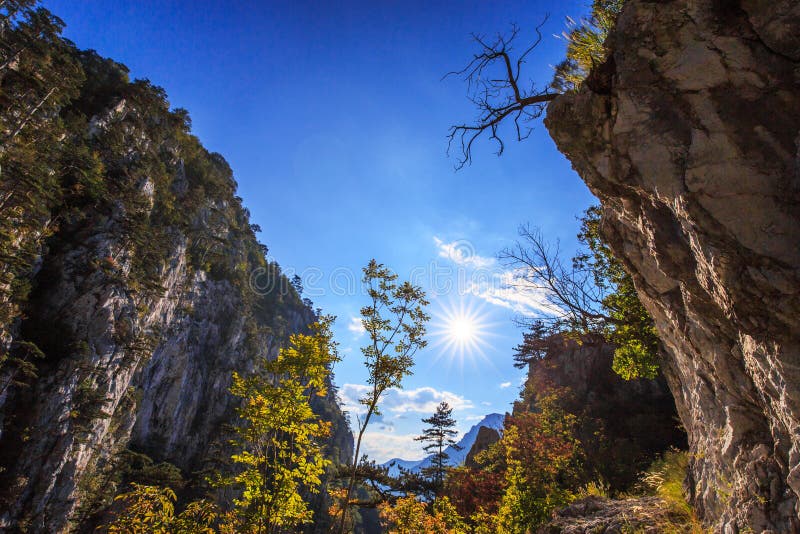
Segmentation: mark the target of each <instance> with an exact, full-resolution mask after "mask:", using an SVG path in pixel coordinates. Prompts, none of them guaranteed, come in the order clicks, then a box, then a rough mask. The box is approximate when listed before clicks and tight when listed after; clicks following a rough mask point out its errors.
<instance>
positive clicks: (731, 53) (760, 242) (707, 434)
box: [546, 0, 800, 533]
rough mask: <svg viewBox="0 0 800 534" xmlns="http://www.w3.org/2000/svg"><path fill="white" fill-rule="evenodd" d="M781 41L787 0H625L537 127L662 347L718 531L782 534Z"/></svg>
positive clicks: (787, 36) (786, 245) (703, 504)
mask: <svg viewBox="0 0 800 534" xmlns="http://www.w3.org/2000/svg"><path fill="white" fill-rule="evenodd" d="M798 35H800V4H798V3H797V2H793V1H788V0H787V1H777V2H766V1H760V0H741V1H712V0H695V1H688V0H675V1H662V2H649V1H644V0H629V1H628V2H627V3H626V6H625V8H624V9H623V12H622V14H621V16H620V18H619V21H618V25H617V28H616V30H615V31H614V33H613V34H612V35H611V37H610V47H611V50H612V53H611V56H610V59H609V61H608V62H607V63H606V64H605V65H602V66H600V67H598V68H597V69H596V72H595V76H593V77H592V80H591V81H592V83H589V84H587V87H586V88H584V89H583V90H581V91H580V92H579V93H577V94H569V95H564V96H562V97H560V98H558V99H557V100H555V101H554V102H552V103H551V105H550V106H549V108H548V114H547V115H548V116H547V120H546V125H547V127H548V129H549V130H550V133H551V135H552V137H553V138H554V139H555V141H556V143H557V145H558V147H559V149H560V150H561V151H562V152H564V153H565V154H566V155H567V156H568V157H569V158H570V160H571V161H572V163H573V165H574V167H575V168H576V170H577V171H578V173H579V174H580V175H581V177H582V178H583V179H584V180H585V181H586V183H587V184H588V185H589V187H590V188H591V190H592V191H593V192H594V193H595V194H596V195H597V196H598V197H599V198H600V200H601V203H602V206H603V227H602V230H603V233H604V235H605V236H606V238H607V239H608V241H609V243H610V245H611V247H612V248H613V250H614V252H615V254H617V255H618V256H619V257H620V258H621V259H622V260H623V261H624V262H625V264H626V266H627V268H628V269H629V271H630V272H631V273H632V275H633V276H634V280H635V282H636V286H637V290H638V292H639V294H640V296H641V299H642V301H643V303H644V304H645V306H646V307H647V309H648V310H649V311H650V313H651V314H652V315H653V317H654V319H655V322H656V326H657V328H658V330H659V333H660V335H661V337H662V339H663V341H664V343H665V345H666V348H667V351H668V357H667V359H666V361H665V362H664V369H665V372H666V374H667V377H668V379H669V382H670V387H671V389H672V391H673V394H674V396H675V399H676V403H677V407H678V411H679V413H680V416H681V419H682V421H683V424H684V426H685V427H686V429H687V431H688V435H689V441H690V447H691V452H692V453H693V460H692V462H691V465H690V477H689V481H688V482H689V489H690V492H691V497H692V500H693V502H694V504H695V505H696V507H697V510H698V512H699V513H700V514H701V516H702V517H703V518H704V519H705V520H706V521H708V522H709V523H712V524H713V525H714V527H715V530H717V531H720V532H731V533H733V532H744V531H755V532H765V531H767V532H769V531H772V532H797V531H798V530H800V521H799V520H798V495H800V270H798V266H800V209H798V206H800V135H799V134H800V91H798V87H799V86H800V85H799V84H800V38H798ZM589 86H590V87H589Z"/></svg>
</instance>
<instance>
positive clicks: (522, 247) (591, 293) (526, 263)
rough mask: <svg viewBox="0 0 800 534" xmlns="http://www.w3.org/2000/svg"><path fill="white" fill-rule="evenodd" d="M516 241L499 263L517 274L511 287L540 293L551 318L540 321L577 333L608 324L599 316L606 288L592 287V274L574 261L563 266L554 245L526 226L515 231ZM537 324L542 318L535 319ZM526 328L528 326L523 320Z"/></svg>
mask: <svg viewBox="0 0 800 534" xmlns="http://www.w3.org/2000/svg"><path fill="white" fill-rule="evenodd" d="M519 236H520V241H518V242H517V243H516V245H514V246H513V247H510V248H507V249H505V250H503V251H502V252H501V253H500V259H501V260H503V261H505V262H506V263H508V264H509V265H510V266H512V267H514V268H515V269H516V270H517V273H518V274H517V276H515V278H514V280H515V281H514V282H512V287H514V288H516V289H520V290H527V291H530V290H531V289H533V290H540V291H541V292H543V293H544V295H545V299H546V301H547V303H548V305H549V306H548V308H550V310H551V316H550V317H547V318H545V319H544V321H545V322H546V323H549V324H550V325H551V326H552V327H554V328H559V327H567V328H568V329H570V330H575V331H578V332H581V333H591V332H598V331H600V330H601V329H602V325H604V324H607V323H608V322H610V321H612V319H611V318H610V317H608V315H606V314H605V313H604V312H603V306H602V303H603V299H604V298H605V297H606V295H607V293H608V288H606V287H603V286H602V285H598V284H597V283H595V274H594V272H593V271H592V270H591V269H589V268H588V267H584V266H582V265H580V264H578V263H576V262H574V261H572V262H570V264H567V265H565V264H564V262H563V261H562V260H561V257H560V255H559V246H558V242H556V243H555V244H549V243H548V242H547V241H546V240H545V239H544V237H543V236H542V233H541V232H540V231H539V230H538V229H535V228H531V227H530V226H521V227H520V229H519ZM535 321H536V322H539V323H541V322H542V321H543V319H542V318H537V319H535ZM520 322H521V323H522V324H524V325H526V326H530V325H531V324H532V322H531V321H526V320H524V319H522V320H520Z"/></svg>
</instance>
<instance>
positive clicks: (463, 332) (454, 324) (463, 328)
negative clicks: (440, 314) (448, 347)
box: [448, 317, 476, 343]
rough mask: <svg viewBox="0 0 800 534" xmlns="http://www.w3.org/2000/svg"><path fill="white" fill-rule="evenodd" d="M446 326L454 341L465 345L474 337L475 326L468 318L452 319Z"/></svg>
mask: <svg viewBox="0 0 800 534" xmlns="http://www.w3.org/2000/svg"><path fill="white" fill-rule="evenodd" d="M448 326H449V328H450V336H451V337H452V338H453V340H454V341H457V342H459V343H465V342H468V341H470V340H472V338H474V337H475V334H476V328H475V324H474V323H473V322H472V320H471V319H470V318H469V317H454V318H453V319H452V320H451V321H450V324H449V325H448Z"/></svg>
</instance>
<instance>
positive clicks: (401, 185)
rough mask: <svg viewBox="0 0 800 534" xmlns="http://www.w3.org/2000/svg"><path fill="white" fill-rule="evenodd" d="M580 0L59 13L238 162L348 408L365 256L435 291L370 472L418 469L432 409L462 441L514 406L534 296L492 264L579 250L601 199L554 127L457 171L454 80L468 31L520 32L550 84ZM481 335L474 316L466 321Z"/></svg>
mask: <svg viewBox="0 0 800 534" xmlns="http://www.w3.org/2000/svg"><path fill="white" fill-rule="evenodd" d="M587 3H588V0H584V1H579V0H569V1H558V2H556V1H529V2H486V1H475V2H443V1H441V2H409V1H405V2H337V3H334V2H302V1H295V2H255V1H240V2H223V1H221V0H220V1H216V2H211V1H188V0H181V1H179V0H173V1H134V0H130V1H104V2H100V1H93V0H52V1H45V2H44V5H45V6H46V7H48V8H49V9H50V10H51V11H53V12H54V13H56V14H57V15H59V16H60V17H61V18H63V19H64V20H65V22H66V23H67V28H66V31H65V34H66V36H67V37H68V38H70V39H72V40H73V41H75V43H76V44H77V45H78V46H79V47H81V48H93V49H95V50H97V51H98V52H99V53H100V54H102V55H105V56H109V57H112V58H114V59H116V60H117V61H120V62H122V63H125V64H126V65H127V66H128V67H129V68H130V69H131V74H132V76H133V77H137V78H149V79H150V80H151V81H152V82H153V83H155V84H157V85H160V86H162V87H164V88H165V89H166V90H167V93H168V95H169V99H170V102H171V104H172V105H173V106H174V107H183V108H186V109H188V110H189V112H190V114H191V117H192V121H193V129H194V132H195V133H196V134H197V135H198V136H199V137H200V139H201V140H202V141H203V143H204V144H205V145H206V146H207V147H208V148H209V149H210V150H214V151H217V152H220V153H221V154H223V155H224V156H225V158H226V159H227V160H228V161H229V162H230V164H231V166H232V168H233V169H234V173H235V176H236V179H237V181H238V183H239V195H240V196H241V197H242V198H243V199H244V203H245V205H246V206H247V207H248V208H249V209H250V211H251V214H252V222H253V223H257V224H259V225H260V226H261V228H262V229H263V233H262V234H261V236H260V239H261V240H262V242H264V243H265V244H267V245H268V247H269V249H270V256H271V257H272V258H274V259H275V260H277V261H278V262H279V263H280V264H281V265H282V266H283V268H284V269H285V270H287V271H288V272H297V273H299V274H300V275H301V276H302V277H303V278H304V280H305V282H306V286H307V295H306V296H309V297H310V298H311V299H312V300H313V301H314V302H315V304H316V305H318V306H320V307H322V308H323V310H324V311H325V312H327V313H332V314H335V315H337V316H338V321H337V326H336V334H337V338H338V340H339V342H340V343H341V347H342V350H343V353H344V355H345V359H344V361H343V362H342V363H341V364H340V365H339V366H338V367H337V368H336V381H337V383H338V384H339V386H340V388H341V392H342V395H343V396H344V397H346V398H352V397H354V396H355V395H357V394H358V392H359V390H360V387H361V385H362V384H363V383H364V382H365V378H366V376H365V371H364V367H363V364H362V362H361V358H360V352H359V350H358V347H359V345H360V343H361V342H363V340H364V338H363V334H362V333H361V332H359V331H358V330H359V329H358V328H357V323H356V322H354V321H353V318H355V317H357V315H358V310H359V308H360V307H361V306H362V305H363V304H364V299H363V297H362V296H361V295H360V293H359V291H357V290H355V289H354V288H353V287H352V286H353V281H354V280H357V279H358V277H359V276H360V272H359V271H360V268H361V267H362V266H363V265H365V264H366V263H367V261H368V260H369V259H370V258H373V257H374V258H376V259H378V261H381V262H383V263H385V264H386V265H388V266H389V267H391V268H392V269H393V270H395V271H396V272H397V273H398V274H399V275H400V277H401V278H404V279H405V278H413V279H414V281H415V282H417V283H420V284H422V285H423V286H424V287H425V288H426V289H427V290H428V291H429V294H430V297H431V301H432V303H431V306H430V309H429V311H430V312H431V314H432V315H433V316H434V319H433V324H432V325H431V331H432V332H433V333H432V335H431V336H430V341H431V345H430V347H428V348H426V349H425V350H424V351H422V352H420V353H419V354H418V355H417V364H416V367H415V373H414V375H413V376H411V377H409V378H408V379H407V380H406V388H405V390H404V391H402V392H392V393H391V394H390V395H389V396H388V398H387V399H386V403H385V408H386V409H385V410H384V416H383V418H382V419H381V420H379V421H378V422H377V423H376V424H375V425H374V426H373V427H372V430H371V432H370V433H369V435H368V436H367V441H366V450H367V452H368V453H369V454H370V455H372V456H373V457H374V458H375V459H376V460H378V461H384V460H386V459H388V458H390V457H392V456H397V455H401V456H404V457H406V458H414V457H417V456H419V455H420V454H419V452H418V451H419V448H418V444H417V443H415V442H414V441H413V440H412V437H413V436H414V435H417V434H418V433H419V431H420V429H421V426H422V425H421V422H420V419H421V418H422V417H427V416H429V415H430V412H431V411H432V409H433V407H434V406H435V404H436V403H437V402H438V401H440V400H448V401H449V402H450V403H451V404H452V405H454V406H455V407H456V410H455V416H456V418H457V419H458V421H459V427H460V429H461V430H462V431H466V430H467V429H468V428H469V427H470V426H471V425H472V424H474V423H475V422H476V421H477V420H478V419H480V418H481V416H482V415H484V414H487V413H492V412H500V413H502V412H504V411H506V410H510V405H511V402H513V400H514V399H515V398H516V397H517V395H518V387H519V383H520V380H521V378H522V371H518V370H516V369H514V368H513V366H512V353H513V347H514V346H515V345H516V344H517V343H518V342H519V340H520V339H521V332H520V330H519V328H518V327H517V326H515V325H514V323H513V321H512V320H513V319H514V317H516V316H518V314H519V313H521V312H525V311H526V310H528V311H530V310H531V309H532V308H531V306H534V307H535V302H536V298H535V296H532V295H525V294H519V293H514V292H511V291H508V290H506V289H504V288H503V286H502V281H503V280H504V279H505V277H507V276H508V269H507V268H506V267H505V266H503V265H501V264H500V263H498V262H497V260H496V259H495V256H496V254H497V253H498V252H499V251H500V250H501V249H503V248H504V247H506V246H509V245H512V244H513V243H514V241H515V239H516V229H517V227H518V225H520V224H522V223H530V224H531V225H533V226H537V227H539V228H540V229H541V230H542V231H543V233H544V234H545V235H546V236H547V237H548V238H550V239H553V240H556V239H559V240H560V241H561V245H562V249H563V250H564V251H565V253H566V254H569V253H570V252H571V251H572V250H573V249H574V247H575V234H576V233H577V231H578V223H577V221H576V216H577V215H579V214H580V213H581V212H582V211H583V210H584V209H585V208H586V207H587V206H589V205H590V204H591V203H592V202H593V200H592V197H591V195H590V193H589V192H588V190H587V189H586V187H585V186H584V185H583V183H582V182H581V181H580V180H579V178H578V177H577V175H575V173H574V172H573V171H572V170H571V169H570V166H569V164H568V162H567V161H566V159H565V158H564V157H563V156H562V155H561V154H559V153H558V151H557V150H556V148H555V145H554V144H553V142H552V141H551V140H550V138H549V137H548V135H547V132H546V130H545V128H544V126H543V125H542V124H541V123H537V124H535V125H534V126H535V129H534V131H533V133H532V135H531V136H530V138H528V139H527V140H526V141H524V142H523V143H516V142H509V143H507V148H506V152H505V154H504V155H503V156H502V157H500V158H498V157H496V156H495V155H494V153H493V151H494V147H493V146H491V145H490V144H488V143H486V142H484V143H479V144H478V146H477V147H476V149H475V153H474V162H473V164H472V165H471V166H469V167H465V168H464V169H462V170H461V171H458V172H455V171H454V164H455V163H456V161H455V160H454V159H449V158H448V157H447V156H446V154H445V150H446V145H447V140H446V134H447V129H448V127H449V126H450V125H451V124H452V123H456V122H462V121H467V120H469V119H471V118H473V116H474V110H473V109H472V108H471V104H470V103H469V101H468V100H467V99H466V86H465V84H463V83H462V82H461V81H459V80H458V79H455V78H448V79H446V80H444V81H442V80H441V78H442V76H443V74H445V73H446V72H448V71H450V70H454V69H457V68H460V67H462V66H463V64H464V63H465V62H466V61H468V60H469V59H470V58H471V54H472V52H473V51H474V50H475V49H474V46H473V43H472V42H471V40H470V33H472V32H475V33H478V34H493V33H495V32H497V31H505V30H507V29H508V28H509V26H510V24H511V23H516V24H518V25H519V26H520V28H521V30H522V31H521V34H520V37H519V38H520V40H525V39H526V38H531V33H532V31H533V28H534V27H535V26H536V25H537V24H538V23H539V22H540V21H541V20H542V18H543V17H544V15H545V14H548V13H549V15H550V18H549V21H548V23H547V24H546V25H545V26H544V28H543V34H544V40H543V42H542V45H541V46H540V47H539V48H538V49H537V50H536V51H535V52H534V54H532V55H531V56H530V60H529V62H528V63H527V65H526V68H527V76H528V77H530V78H531V79H533V80H535V81H538V82H539V83H540V84H544V83H546V82H547V81H549V79H550V77H551V75H552V68H551V65H553V64H555V63H557V62H558V61H559V60H560V58H561V57H562V56H563V53H564V46H565V45H564V42H563V40H559V39H557V38H555V37H554V34H559V33H561V31H562V30H563V29H564V18H565V16H567V15H570V16H573V17H578V16H580V15H582V14H583V13H585V11H586V7H587V6H586V4H587ZM448 314H449V315H450V316H457V317H458V316H461V315H468V316H472V317H473V319H474V321H472V322H473V323H476V324H477V326H478V327H479V330H480V332H479V335H478V336H477V338H478V339H480V342H478V343H476V344H477V345H478V347H477V349H478V350H465V351H459V350H458V347H455V346H453V345H452V344H448V343H447V341H448V340H451V339H452V324H450V325H449V327H448V325H447V320H446V317H447V316H448ZM467 322H469V321H467Z"/></svg>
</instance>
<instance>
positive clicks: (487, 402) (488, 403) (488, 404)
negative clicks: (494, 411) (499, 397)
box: [481, 401, 492, 406]
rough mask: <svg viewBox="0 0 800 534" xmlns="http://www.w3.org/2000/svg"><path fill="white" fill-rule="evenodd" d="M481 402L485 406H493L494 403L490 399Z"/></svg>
mask: <svg viewBox="0 0 800 534" xmlns="http://www.w3.org/2000/svg"><path fill="white" fill-rule="evenodd" d="M481 404H483V405H484V406H491V405H492V403H491V402H489V401H483V402H482V403H481Z"/></svg>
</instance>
